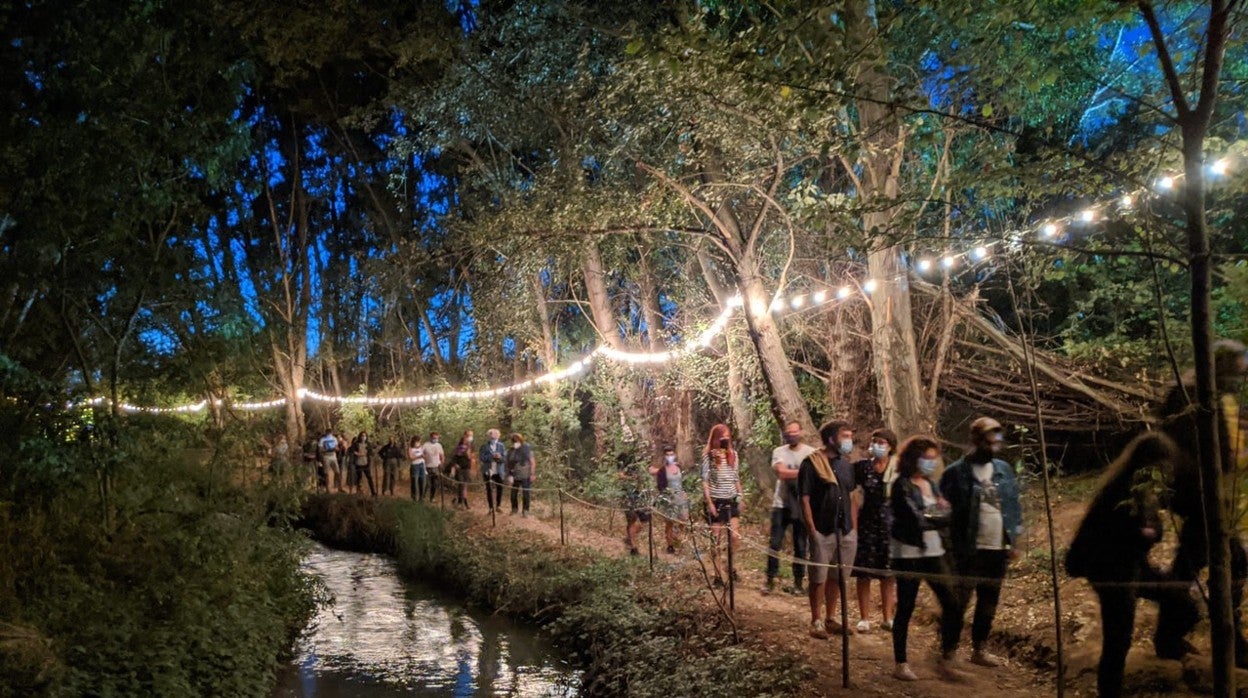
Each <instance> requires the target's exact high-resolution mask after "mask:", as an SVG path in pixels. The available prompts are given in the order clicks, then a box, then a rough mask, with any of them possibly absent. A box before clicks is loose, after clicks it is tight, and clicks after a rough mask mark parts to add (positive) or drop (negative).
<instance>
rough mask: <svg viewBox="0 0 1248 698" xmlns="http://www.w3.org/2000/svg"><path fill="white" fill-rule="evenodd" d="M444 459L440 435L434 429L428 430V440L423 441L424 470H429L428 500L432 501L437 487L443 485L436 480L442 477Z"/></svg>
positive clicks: (444, 454) (444, 453)
mask: <svg viewBox="0 0 1248 698" xmlns="http://www.w3.org/2000/svg"><path fill="white" fill-rule="evenodd" d="M445 460H446V452H445V451H443V450H442V437H441V435H439V434H438V432H436V431H432V432H429V441H428V442H426V443H425V470H427V471H429V501H433V498H434V496H435V495H436V494H437V493H438V487H440V486H443V485H445V484H446V483H444V482H438V480H440V479H441V478H442V462H443V461H445Z"/></svg>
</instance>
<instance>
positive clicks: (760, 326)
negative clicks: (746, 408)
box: [738, 258, 816, 435]
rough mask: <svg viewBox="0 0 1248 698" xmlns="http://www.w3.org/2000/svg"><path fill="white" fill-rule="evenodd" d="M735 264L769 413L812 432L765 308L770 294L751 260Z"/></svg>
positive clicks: (775, 331) (768, 303) (772, 319)
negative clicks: (768, 397) (768, 398)
mask: <svg viewBox="0 0 1248 698" xmlns="http://www.w3.org/2000/svg"><path fill="white" fill-rule="evenodd" d="M738 267H739V280H738V289H739V290H740V292H741V298H743V299H744V304H743V310H744V311H745V322H746V325H747V326H748V327H749V331H750V341H751V342H752V343H753V344H754V351H755V353H756V354H758V364H759V368H760V369H761V370H762V374H763V380H764V381H765V382H766V383H767V390H768V393H769V395H770V396H771V412H772V415H774V416H775V419H776V424H777V425H781V426H783V425H784V424H786V423H788V422H797V423H798V424H800V425H801V426H802V431H803V432H804V433H806V434H811V435H814V434H815V433H816V429H815V423H814V421H813V420H811V418H810V410H808V409H806V401H805V400H804V399H803V398H802V391H801V389H800V388H799V387H798V385H797V378H796V376H794V375H793V369H792V367H791V366H790V365H789V356H788V354H787V353H785V351H784V344H783V343H782V342H781V341H780V329H779V328H778V327H777V326H776V321H775V319H774V318H772V316H771V311H770V310H769V309H768V306H769V305H770V303H771V295H770V294H769V293H768V292H767V289H766V287H764V286H763V283H762V278H761V276H760V275H759V273H758V272H757V270H756V269H755V268H754V267H753V260H751V259H748V258H747V259H744V260H741V261H740V262H739V263H738Z"/></svg>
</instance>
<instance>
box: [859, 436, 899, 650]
mask: <svg viewBox="0 0 1248 698" xmlns="http://www.w3.org/2000/svg"><path fill="white" fill-rule="evenodd" d="M868 450H869V453H870V456H871V457H870V458H867V459H865V460H860V461H858V462H857V463H855V464H854V469H855V470H856V471H857V476H858V481H859V482H861V483H862V503H861V505H860V507H859V510H858V553H857V555H856V556H855V559H854V564H855V567H854V573H853V577H854V581H855V583H856V584H857V587H858V589H857V591H858V625H857V626H856V627H855V628H854V629H855V630H857V631H858V632H860V633H866V632H871V620H870V619H871V581H872V580H878V582H879V587H880V614H881V621H882V622H881V627H883V628H884V629H885V630H892V629H893V616H894V615H895V614H896V612H897V582H896V580H894V579H893V578H892V576H891V575H890V574H889V573H888V565H889V558H890V555H889V546H888V538H889V531H890V530H891V527H892V511H891V509H890V508H889V506H888V485H889V483H890V482H891V481H892V479H893V472H892V470H891V467H892V457H893V454H894V453H895V452H896V451H897V435H896V434H894V433H893V432H892V430H890V429H876V430H875V431H874V432H872V433H871V444H870V446H869V447H868Z"/></svg>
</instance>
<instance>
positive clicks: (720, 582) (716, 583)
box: [711, 577, 724, 589]
mask: <svg viewBox="0 0 1248 698" xmlns="http://www.w3.org/2000/svg"><path fill="white" fill-rule="evenodd" d="M711 586H713V587H715V588H716V589H723V588H724V578H723V577H716V578H715V581H713V582H711Z"/></svg>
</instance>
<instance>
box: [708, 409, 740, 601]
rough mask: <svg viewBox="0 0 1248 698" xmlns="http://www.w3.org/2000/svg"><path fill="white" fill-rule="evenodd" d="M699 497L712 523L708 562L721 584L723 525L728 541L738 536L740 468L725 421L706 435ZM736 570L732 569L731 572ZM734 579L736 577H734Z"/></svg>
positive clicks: (731, 541) (722, 576) (719, 584)
mask: <svg viewBox="0 0 1248 698" xmlns="http://www.w3.org/2000/svg"><path fill="white" fill-rule="evenodd" d="M700 470H701V471H702V497H703V501H704V502H705V505H706V518H707V521H708V523H710V525H711V541H712V546H713V548H714V549H713V550H712V551H711V564H712V567H713V568H714V569H715V580H714V582H713V584H714V585H715V586H717V587H722V586H724V573H723V571H722V570H723V569H724V567H723V561H722V559H721V558H720V554H721V553H720V548H721V546H720V543H721V542H722V541H723V540H724V527H725V526H727V527H728V535H730V536H732V540H730V541H729V543H728V544H729V545H732V544H734V542H735V540H736V539H737V528H738V524H739V522H740V519H741V509H742V507H743V502H742V501H741V471H740V463H739V462H738V460H737V451H736V449H734V448H733V447H732V432H731V431H730V430H729V429H728V425H726V424H716V425H715V426H713V427H711V432H710V434H709V435H708V436H707V438H706V448H705V449H704V450H703V451H702V463H701V467H700ZM734 574H735V573H734ZM734 579H735V577H734Z"/></svg>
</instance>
